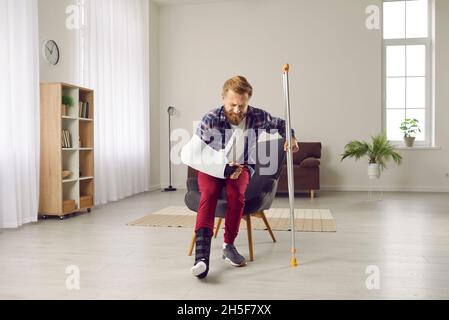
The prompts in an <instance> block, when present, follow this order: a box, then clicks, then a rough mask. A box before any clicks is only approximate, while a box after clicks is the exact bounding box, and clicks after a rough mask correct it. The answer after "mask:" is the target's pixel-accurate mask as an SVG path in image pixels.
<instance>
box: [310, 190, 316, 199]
mask: <svg viewBox="0 0 449 320" xmlns="http://www.w3.org/2000/svg"><path fill="white" fill-rule="evenodd" d="M310 199H315V190H310Z"/></svg>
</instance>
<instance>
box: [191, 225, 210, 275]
mask: <svg viewBox="0 0 449 320" xmlns="http://www.w3.org/2000/svg"><path fill="white" fill-rule="evenodd" d="M212 233H213V232H212V230H210V229H208V228H200V229H199V230H198V231H197V232H196V240H195V264H194V266H193V267H192V268H191V269H190V271H191V272H192V274H193V275H194V276H195V277H197V278H198V279H203V278H205V277H206V276H207V274H208V273H209V258H210V244H211V241H212Z"/></svg>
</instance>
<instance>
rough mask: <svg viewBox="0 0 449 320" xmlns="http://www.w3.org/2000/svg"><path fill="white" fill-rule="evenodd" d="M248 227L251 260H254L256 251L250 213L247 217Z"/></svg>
mask: <svg viewBox="0 0 449 320" xmlns="http://www.w3.org/2000/svg"><path fill="white" fill-rule="evenodd" d="M245 220H246V229H247V231H248V247H249V261H254V251H253V233H252V229H251V215H250V214H248V215H247V216H246V218H245Z"/></svg>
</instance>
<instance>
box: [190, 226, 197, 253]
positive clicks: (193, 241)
mask: <svg viewBox="0 0 449 320" xmlns="http://www.w3.org/2000/svg"><path fill="white" fill-rule="evenodd" d="M195 241H196V233H195V232H194V233H193V237H192V241H191V242H190V247H189V257H190V256H191V255H192V253H193V248H194V247H195Z"/></svg>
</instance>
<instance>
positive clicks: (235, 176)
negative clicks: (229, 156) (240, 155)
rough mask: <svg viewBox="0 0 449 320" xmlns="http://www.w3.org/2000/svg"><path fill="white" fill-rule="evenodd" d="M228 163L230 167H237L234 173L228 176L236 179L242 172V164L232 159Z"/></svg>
mask: <svg viewBox="0 0 449 320" xmlns="http://www.w3.org/2000/svg"><path fill="white" fill-rule="evenodd" d="M229 165H230V166H231V167H237V169H236V170H235V171H234V173H233V174H231V176H230V177H229V178H231V180H237V179H238V178H239V177H240V175H241V174H242V172H243V167H244V166H243V165H241V164H240V163H237V162H234V161H232V162H231V163H230V164H229Z"/></svg>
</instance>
